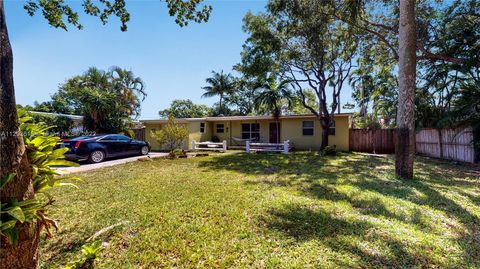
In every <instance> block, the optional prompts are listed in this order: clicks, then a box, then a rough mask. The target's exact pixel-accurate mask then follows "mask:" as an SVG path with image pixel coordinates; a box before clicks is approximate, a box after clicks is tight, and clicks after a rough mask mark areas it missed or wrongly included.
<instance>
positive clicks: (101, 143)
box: [61, 134, 150, 163]
mask: <svg viewBox="0 0 480 269" xmlns="http://www.w3.org/2000/svg"><path fill="white" fill-rule="evenodd" d="M61 146H62V147H68V148H69V150H68V152H67V153H65V159H67V160H73V161H85V160H88V161H89V162H91V163H99V162H102V161H103V160H105V159H106V158H113V157H121V156H128V155H147V154H148V152H149V151H150V145H149V144H148V142H144V141H138V140H134V139H131V138H130V137H128V136H125V135H120V134H106V135H96V136H81V137H76V138H73V139H70V140H63V143H62V145H61Z"/></svg>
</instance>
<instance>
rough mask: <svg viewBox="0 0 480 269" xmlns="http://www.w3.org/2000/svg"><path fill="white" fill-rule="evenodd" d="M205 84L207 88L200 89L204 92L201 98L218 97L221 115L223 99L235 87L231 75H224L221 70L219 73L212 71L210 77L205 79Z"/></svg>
mask: <svg viewBox="0 0 480 269" xmlns="http://www.w3.org/2000/svg"><path fill="white" fill-rule="evenodd" d="M205 82H206V83H207V84H208V86H205V87H202V89H203V90H205V93H204V94H203V95H202V97H214V96H220V103H219V108H220V113H222V112H223V110H224V107H223V104H222V101H223V97H224V96H225V94H227V93H231V92H232V91H233V89H234V87H235V82H234V81H233V76H232V75H231V74H224V73H223V70H222V71H221V72H220V73H218V72H215V71H212V76H211V77H209V78H207V79H205Z"/></svg>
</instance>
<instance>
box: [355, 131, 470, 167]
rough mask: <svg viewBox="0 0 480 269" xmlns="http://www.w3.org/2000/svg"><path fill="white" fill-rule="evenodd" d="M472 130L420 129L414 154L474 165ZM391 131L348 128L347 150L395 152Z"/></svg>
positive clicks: (394, 138) (394, 141) (394, 135)
mask: <svg viewBox="0 0 480 269" xmlns="http://www.w3.org/2000/svg"><path fill="white" fill-rule="evenodd" d="M473 137H474V136H473V131H472V128H459V129H441V130H439V129H422V130H420V131H419V132H417V134H416V145H415V147H416V152H417V153H418V154H420V155H425V156H429V157H435V158H441V159H447V160H455V161H462V162H469V163H473V162H475V149H474V146H473ZM395 143H396V134H395V130H394V129H380V130H367V129H350V137H349V144H350V150H351V151H358V152H369V153H379V154H388V153H395Z"/></svg>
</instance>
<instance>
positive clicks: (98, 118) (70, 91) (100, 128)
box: [51, 67, 146, 133]
mask: <svg viewBox="0 0 480 269" xmlns="http://www.w3.org/2000/svg"><path fill="white" fill-rule="evenodd" d="M145 96H146V93H145V87H144V83H143V81H142V80H141V79H140V78H139V77H136V76H135V75H134V74H133V72H132V71H129V70H124V69H122V68H119V67H112V68H110V70H109V71H104V70H100V69H98V68H95V67H91V68H89V69H88V70H87V71H86V72H85V73H83V74H82V75H78V76H75V77H73V78H70V79H68V80H67V81H66V82H65V83H63V84H62V85H60V88H59V90H58V92H57V93H55V94H54V95H53V96H52V101H51V107H52V108H53V107H63V110H66V111H70V112H72V113H74V114H78V115H82V116H84V117H85V119H84V125H85V127H86V128H87V129H88V130H92V131H95V132H100V133H117V132H121V131H125V130H126V129H127V126H128V123H129V121H131V119H134V118H136V117H138V116H139V114H140V104H141V101H142V100H143V99H144V98H145ZM52 112H60V111H55V110H54V111H52Z"/></svg>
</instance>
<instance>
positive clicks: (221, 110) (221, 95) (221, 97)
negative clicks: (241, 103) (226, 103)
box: [218, 94, 223, 115]
mask: <svg viewBox="0 0 480 269" xmlns="http://www.w3.org/2000/svg"><path fill="white" fill-rule="evenodd" d="M222 99H223V94H220V103H219V104H218V106H219V108H220V114H221V115H223V107H222Z"/></svg>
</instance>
